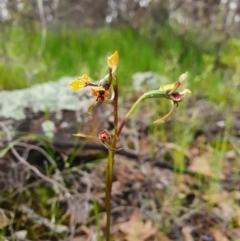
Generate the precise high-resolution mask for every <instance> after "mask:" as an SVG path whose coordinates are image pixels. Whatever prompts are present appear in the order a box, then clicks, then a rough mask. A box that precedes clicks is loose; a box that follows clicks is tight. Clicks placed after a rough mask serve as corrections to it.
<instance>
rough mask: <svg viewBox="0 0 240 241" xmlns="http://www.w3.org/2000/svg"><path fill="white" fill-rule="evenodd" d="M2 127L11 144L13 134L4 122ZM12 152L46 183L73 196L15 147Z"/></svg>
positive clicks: (0, 124)
mask: <svg viewBox="0 0 240 241" xmlns="http://www.w3.org/2000/svg"><path fill="white" fill-rule="evenodd" d="M0 126H1V128H2V129H3V131H4V132H5V133H6V136H7V140H8V142H11V141H12V137H11V133H10V131H9V130H8V128H7V127H6V125H5V124H4V123H3V122H0ZM10 150H11V151H12V153H13V155H14V156H15V157H16V158H17V159H18V160H19V162H20V163H22V164H24V165H25V166H26V167H27V168H29V169H30V170H31V171H33V172H34V173H35V174H36V175H37V176H38V177H40V178H41V179H43V180H44V181H45V182H48V183H50V184H52V185H53V186H57V187H58V188H59V189H60V190H61V191H63V192H64V193H65V195H67V196H71V194H70V193H69V190H68V189H67V188H66V187H64V186H63V185H61V184H60V183H58V182H57V181H55V180H54V179H51V178H49V177H47V176H45V175H43V174H42V173H41V172H40V171H39V170H38V169H37V168H36V167H34V166H32V165H31V164H29V163H28V162H27V161H26V160H25V159H24V158H23V157H21V156H20V155H19V153H18V152H17V151H16V149H15V148H14V147H13V146H12V147H11V148H10Z"/></svg>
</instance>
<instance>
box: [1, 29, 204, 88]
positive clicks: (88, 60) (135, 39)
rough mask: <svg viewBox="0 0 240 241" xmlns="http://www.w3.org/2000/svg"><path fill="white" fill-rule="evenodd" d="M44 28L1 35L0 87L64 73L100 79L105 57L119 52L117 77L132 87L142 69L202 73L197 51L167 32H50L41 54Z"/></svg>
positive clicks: (170, 72) (58, 76) (175, 73)
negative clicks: (135, 77)
mask: <svg viewBox="0 0 240 241" xmlns="http://www.w3.org/2000/svg"><path fill="white" fill-rule="evenodd" d="M40 45H41V32H40V31H39V30H37V28H36V29H32V30H26V29H23V28H7V29H4V30H3V35H2V38H1V39H0V49H1V52H0V54H1V55H2V56H3V57H2V58H0V86H1V88H3V89H16V88H24V87H27V86H29V85H32V84H35V83H41V82H45V81H49V80H57V79H58V78H60V77H62V76H66V75H68V76H77V75H81V74H82V73H88V74H89V75H90V76H91V77H92V78H94V79H100V78H101V77H102V76H103V75H104V74H105V73H106V71H107V69H106V58H107V56H109V55H110V54H112V53H113V51H115V50H118V51H119V54H120V63H119V69H118V76H119V80H120V81H121V83H122V84H126V85H129V84H130V82H131V76H132V74H134V73H135V72H138V71H154V72H157V73H160V74H164V75H170V77H174V78H176V76H178V75H179V74H180V73H181V72H183V71H186V70H189V71H195V72H197V73H200V69H201V66H202V63H201V61H202V58H201V56H199V50H198V49H196V48H194V47H192V46H186V45H187V43H185V42H184V41H183V40H181V39H180V38H178V39H177V38H175V36H172V35H171V33H170V32H169V31H167V30H160V31H159V36H157V38H156V39H155V40H152V39H150V38H149V37H148V36H143V35H141V34H140V33H138V32H136V31H135V30H132V29H130V28H119V29H108V28H105V29H100V30H95V31H92V30H72V29H71V30H68V29H62V30H60V31H55V32H54V31H48V32H47V38H46V43H45V48H44V51H43V52H42V54H41V55H40V56H37V53H38V51H39V48H40Z"/></svg>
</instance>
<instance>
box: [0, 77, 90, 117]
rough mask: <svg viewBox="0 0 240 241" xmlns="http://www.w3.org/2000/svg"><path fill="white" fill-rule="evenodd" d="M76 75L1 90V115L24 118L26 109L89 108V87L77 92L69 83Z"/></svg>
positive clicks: (34, 110) (35, 111)
mask: <svg viewBox="0 0 240 241" xmlns="http://www.w3.org/2000/svg"><path fill="white" fill-rule="evenodd" d="M72 79H74V77H62V78H60V79H59V80H58V81H51V82H47V83H43V84H37V85H34V86H32V87H30V88H27V89H21V90H12V91H6V90H4V91H1V92H0V117H2V118H11V119H14V120H23V119H25V118H26V110H30V111H31V112H33V113H38V112H46V111H47V112H48V113H54V112H58V111H61V110H72V111H75V110H76V109H81V110H82V111H85V112H86V110H87V107H88V105H89V103H90V102H91V101H92V100H91V99H89V97H88V95H87V94H88V92H89V89H88V88H85V89H84V90H82V91H81V92H79V93H75V92H74V91H72V90H71V89H70V88H68V87H67V84H68V82H69V81H70V80H72Z"/></svg>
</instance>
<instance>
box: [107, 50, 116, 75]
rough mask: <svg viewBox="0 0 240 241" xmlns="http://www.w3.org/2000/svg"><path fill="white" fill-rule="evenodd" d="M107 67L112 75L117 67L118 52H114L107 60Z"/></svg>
mask: <svg viewBox="0 0 240 241" xmlns="http://www.w3.org/2000/svg"><path fill="white" fill-rule="evenodd" d="M107 63H108V67H109V68H110V69H112V73H113V72H115V70H116V69H117V65H118V52H117V51H115V52H114V54H113V55H111V56H110V57H108V59H107Z"/></svg>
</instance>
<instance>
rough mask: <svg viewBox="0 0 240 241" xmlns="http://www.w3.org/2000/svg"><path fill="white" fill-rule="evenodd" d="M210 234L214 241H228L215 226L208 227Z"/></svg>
mask: <svg viewBox="0 0 240 241" xmlns="http://www.w3.org/2000/svg"><path fill="white" fill-rule="evenodd" d="M209 231H210V234H211V236H212V237H213V238H214V240H215V241H229V239H228V238H227V236H226V235H225V234H224V233H223V232H222V231H220V230H219V229H217V228H210V229H209Z"/></svg>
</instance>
